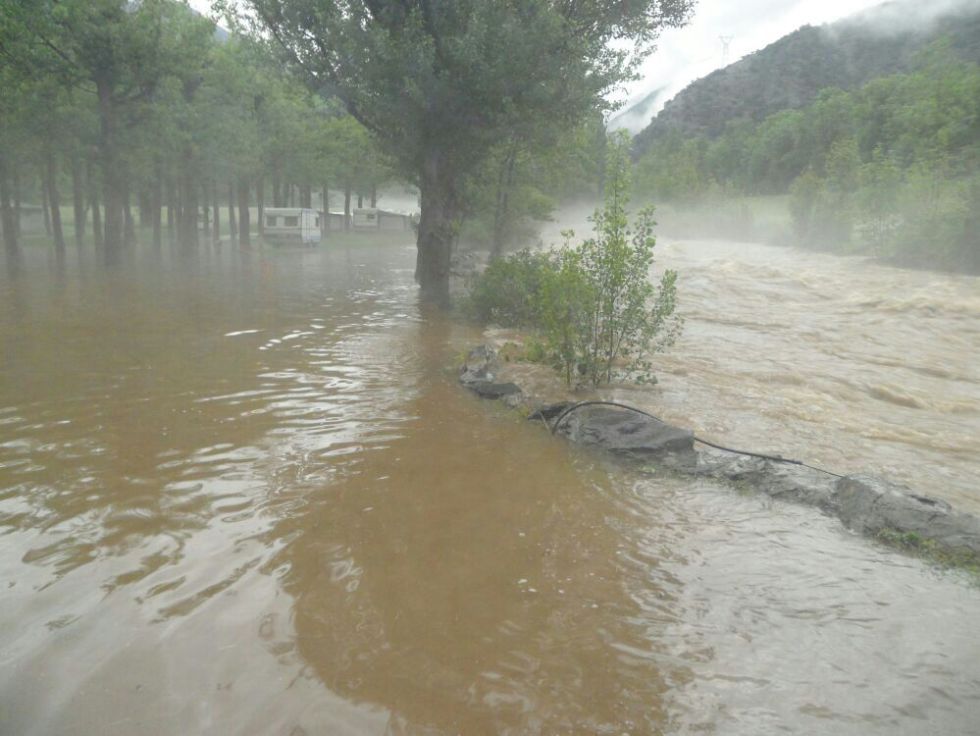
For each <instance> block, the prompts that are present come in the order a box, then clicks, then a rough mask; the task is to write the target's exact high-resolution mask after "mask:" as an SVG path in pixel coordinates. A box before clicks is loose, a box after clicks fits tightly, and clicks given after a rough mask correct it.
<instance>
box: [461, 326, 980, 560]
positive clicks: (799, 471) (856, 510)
mask: <svg viewBox="0 0 980 736" xmlns="http://www.w3.org/2000/svg"><path fill="white" fill-rule="evenodd" d="M501 369H502V364H501V363H500V361H499V360H498V356H497V351H496V350H495V349H494V348H493V347H492V346H490V345H481V346H479V347H477V348H474V349H473V350H471V351H470V353H469V354H468V355H467V357H466V360H465V362H464V364H463V366H462V368H461V370H460V375H459V380H460V382H461V383H462V384H463V385H464V386H465V387H467V388H468V389H469V390H471V391H473V392H474V393H475V394H477V395H478V396H480V397H483V398H487V399H494V400H501V401H503V402H504V403H506V404H507V405H508V406H510V407H514V408H518V407H523V408H524V409H525V410H526V411H527V413H528V416H529V418H530V419H533V420H536V421H540V422H542V424H546V425H547V426H548V428H549V430H550V431H552V432H554V433H555V434H560V435H562V436H563V437H565V438H567V439H568V440H569V441H571V442H573V443H576V444H579V445H583V446H587V447H591V448H594V449H596V450H599V451H602V452H605V453H609V454H611V455H614V456H617V457H620V458H623V459H628V460H632V461H643V462H646V463H653V464H655V465H656V466H658V467H663V468H669V469H670V470H672V471H675V472H678V473H681V474H687V475H691V476H706V477H711V478H716V479H719V480H723V481H728V482H732V483H734V484H737V485H738V486H740V487H743V488H745V487H747V488H751V489H753V490H756V491H758V492H761V493H765V494H766V495H768V496H771V497H773V498H779V499H783V500H787V501H794V502H797V503H803V504H807V505H811V506H815V507H817V508H819V509H820V510H821V511H823V512H824V513H827V514H830V515H833V516H836V517H838V518H839V519H840V520H841V521H842V522H843V523H844V524H845V525H846V526H847V527H848V528H850V529H852V530H854V531H856V532H858V533H861V534H866V535H869V536H873V537H877V538H879V539H884V540H886V541H888V542H892V543H896V544H898V545H900V546H903V547H911V548H914V549H917V550H924V551H927V552H930V553H934V554H936V555H938V556H941V557H945V558H948V559H953V560H955V561H963V562H966V563H967V564H971V565H975V564H977V562H978V561H980V518H978V517H976V516H974V515H972V514H968V513H964V512H961V511H958V510H956V509H954V508H953V507H952V506H950V504H948V503H947V502H945V501H942V500H940V499H936V498H930V497H928V496H923V495H919V494H916V493H914V492H913V491H912V490H910V489H909V488H906V487H905V486H902V485H899V484H896V483H893V482H890V481H888V480H887V479H884V478H879V477H875V476H872V475H866V474H852V475H845V476H839V475H835V474H833V473H829V472H826V471H821V470H817V469H814V468H810V467H806V466H803V465H800V464H797V463H795V462H792V461H790V462H780V461H777V460H773V459H767V458H763V457H754V456H747V455H744V454H738V453H734V452H726V451H721V450H715V449H709V448H704V449H702V446H700V445H699V443H698V440H697V439H696V438H695V436H694V433H693V432H691V431H690V430H688V429H684V428H682V427H675V426H672V425H670V424H668V423H665V422H662V421H659V420H657V419H654V418H652V417H650V416H646V415H644V414H641V413H637V412H634V411H629V410H626V409H623V408H620V407H612V406H607V405H584V406H581V407H579V408H576V409H574V410H571V411H567V410H568V409H569V408H570V407H572V406H573V405H574V404H575V402H571V401H563V402H559V403H552V404H548V405H544V406H542V405H540V403H541V402H540V399H536V398H535V397H534V396H532V395H530V392H528V391H525V390H524V389H523V388H522V387H521V386H519V385H518V384H517V383H516V382H515V381H504V380H500V373H501Z"/></svg>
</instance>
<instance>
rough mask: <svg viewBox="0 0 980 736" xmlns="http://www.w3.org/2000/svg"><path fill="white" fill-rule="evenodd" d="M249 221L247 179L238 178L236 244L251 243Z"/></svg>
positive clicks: (246, 244)
mask: <svg viewBox="0 0 980 736" xmlns="http://www.w3.org/2000/svg"><path fill="white" fill-rule="evenodd" d="M250 235H251V222H250V218H249V210H248V179H246V178H245V177H244V176H243V177H241V178H240V179H239V180H238V244H239V245H240V246H243V247H247V246H248V245H249V244H250V243H251V238H250V237H249V236H250Z"/></svg>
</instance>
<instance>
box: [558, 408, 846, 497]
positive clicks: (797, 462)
mask: <svg viewBox="0 0 980 736" xmlns="http://www.w3.org/2000/svg"><path fill="white" fill-rule="evenodd" d="M585 406H615V407H617V408H619V409H626V410H627V411H632V412H636V413H637V414H642V415H643V416H645V417H649V418H650V419H654V420H656V421H658V422H660V423H661V424H668V422H665V421H664V420H663V419H661V418H660V417H658V416H656V415H654V414H651V413H650V412H648V411H643V409H637V408H636V407H635V406H629V405H628V404H620V403H619V402H618V401H579V402H578V403H575V404H572V405H571V406H568V407H566V408H565V409H564V410H563V411H562V412H561V414H559V415H558V416H557V417H556V418H555V421H554V422H552V423H551V424H550V425H549V424H548V421H547V419H545V418H544V415H542V416H541V419H542V420H543V421H544V423H545V426H546V427H548V429H549V430H550V431H551V434H554V433H555V432H556V431H557V430H558V426H559V425H560V424H561V423H562V420H563V419H564V418H565V417H567V416H568V415H569V414H571V413H572V412H573V411H576V410H578V409H581V408H582V407H585ZM693 437H694V441H695V442H700V443H701V444H702V445H707V446H708V447H713V448H715V449H716V450H723V451H724V452H732V453H735V454H736V455H745V456H746V457H757V458H761V459H762V460H772V461H774V462H777V463H786V464H787V465H799V466H801V467H804V468H810V470H816V471H819V472H821V473H826V474H827V475H832V476H834V477H835V478H843V477H844V476H843V475H839V474H838V473H833V472H831V471H829V470H825V469H824V468H818V467H817V466H815V465H807V464H806V463H805V462H803V461H802V460H792V459H790V458H786V457H780V456H779V455H765V454H763V453H759V452H749V451H748V450H736V449H735V448H733V447H725V446H724V445H718V444H715V443H714V442H709V441H708V440H703V439H701V438H700V437H698V436H697V435H693Z"/></svg>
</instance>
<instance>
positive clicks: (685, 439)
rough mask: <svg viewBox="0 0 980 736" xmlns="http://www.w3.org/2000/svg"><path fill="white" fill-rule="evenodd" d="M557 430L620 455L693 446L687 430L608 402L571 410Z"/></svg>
mask: <svg viewBox="0 0 980 736" xmlns="http://www.w3.org/2000/svg"><path fill="white" fill-rule="evenodd" d="M556 431H557V432H558V433H559V434H562V435H564V436H566V437H568V438H569V439H570V440H571V441H572V442H578V443H580V444H583V445H590V446H593V447H597V448H599V449H602V450H607V451H609V452H614V453H616V454H619V455H631V456H649V455H660V454H664V453H670V452H674V453H689V452H692V451H693V449H694V434H693V433H692V432H690V430H687V429H681V428H680V427H674V426H671V425H670V424H665V423H664V422H661V421H658V420H656V419H652V418H650V417H647V416H644V415H642V414H635V413H633V412H630V411H626V410H623V409H617V408H615V407H609V406H585V407H582V408H581V409H578V410H576V411H573V412H572V413H570V414H568V415H567V416H566V417H565V419H563V420H562V423H561V425H559V427H558V428H557V429H556Z"/></svg>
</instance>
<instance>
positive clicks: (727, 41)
mask: <svg viewBox="0 0 980 736" xmlns="http://www.w3.org/2000/svg"><path fill="white" fill-rule="evenodd" d="M718 38H719V40H721V65H722V66H728V51H729V48H730V47H731V45H732V39H733V38H735V36H718Z"/></svg>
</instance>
